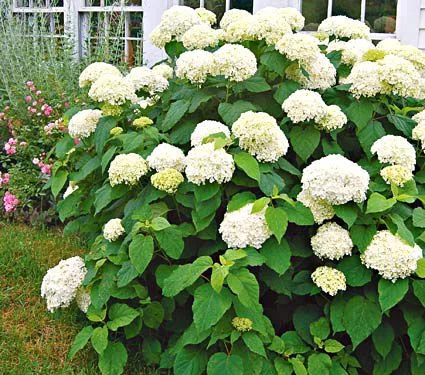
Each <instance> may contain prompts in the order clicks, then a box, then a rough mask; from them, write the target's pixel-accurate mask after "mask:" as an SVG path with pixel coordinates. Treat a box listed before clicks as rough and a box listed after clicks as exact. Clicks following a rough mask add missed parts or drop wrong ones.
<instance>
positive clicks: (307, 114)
mask: <svg viewBox="0 0 425 375" xmlns="http://www.w3.org/2000/svg"><path fill="white" fill-rule="evenodd" d="M282 109H283V110H284V111H285V112H286V113H287V115H288V117H289V118H290V119H291V121H292V122H293V123H295V124H296V123H299V122H304V121H313V122H314V123H315V126H316V127H317V128H318V129H320V130H324V131H327V132H331V131H332V130H335V129H339V128H342V127H343V126H344V125H345V124H346V123H347V116H345V114H344V113H343V112H342V111H341V108H339V107H338V106H337V105H330V106H328V105H326V103H325V102H324V101H323V99H322V97H321V96H320V94H319V93H317V92H314V91H310V90H297V91H295V92H294V93H293V94H291V95H289V97H288V98H287V99H286V100H285V101H284V102H283V104H282Z"/></svg>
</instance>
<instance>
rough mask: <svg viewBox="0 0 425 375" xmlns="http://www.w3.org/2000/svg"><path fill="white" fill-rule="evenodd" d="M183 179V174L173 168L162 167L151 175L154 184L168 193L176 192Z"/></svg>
mask: <svg viewBox="0 0 425 375" xmlns="http://www.w3.org/2000/svg"><path fill="white" fill-rule="evenodd" d="M183 181H184V177H183V175H182V174H181V173H180V172H179V171H177V170H175V169H173V168H167V169H162V170H161V171H159V172H157V173H155V174H153V175H152V176H151V184H152V186H153V187H154V188H156V189H158V190H162V191H165V192H167V193H168V194H174V193H175V192H176V191H177V189H178V188H179V186H180V184H181V183H183Z"/></svg>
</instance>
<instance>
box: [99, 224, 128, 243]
mask: <svg viewBox="0 0 425 375" xmlns="http://www.w3.org/2000/svg"><path fill="white" fill-rule="evenodd" d="M124 233H125V229H124V227H123V226H122V224H121V219H111V220H109V221H108V222H107V223H106V224H105V226H104V227H103V237H105V239H106V240H108V241H109V242H112V241H116V240H117V239H118V238H120V237H121V236H122V235H123V234H124Z"/></svg>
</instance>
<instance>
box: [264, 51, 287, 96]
mask: <svg viewBox="0 0 425 375" xmlns="http://www.w3.org/2000/svg"><path fill="white" fill-rule="evenodd" d="M260 62H261V64H263V65H265V66H266V67H267V68H268V69H269V70H271V71H272V72H275V73H277V74H279V75H280V76H282V77H284V76H285V70H286V69H287V68H288V66H289V65H291V64H292V63H293V62H292V61H290V60H288V59H287V58H286V57H285V56H283V55H282V54H280V53H279V52H278V51H276V50H274V51H267V52H264V53H263V54H262V55H261V57H260ZM287 82H288V81H286V80H285V82H284V84H282V86H285V85H286V83H287ZM289 82H291V81H289ZM282 86H281V87H282ZM280 104H282V103H280Z"/></svg>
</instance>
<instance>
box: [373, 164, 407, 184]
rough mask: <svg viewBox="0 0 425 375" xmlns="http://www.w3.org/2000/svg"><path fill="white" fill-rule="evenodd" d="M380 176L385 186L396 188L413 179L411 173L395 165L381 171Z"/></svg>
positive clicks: (401, 166)
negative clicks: (391, 185) (394, 186)
mask: <svg viewBox="0 0 425 375" xmlns="http://www.w3.org/2000/svg"><path fill="white" fill-rule="evenodd" d="M380 175H381V177H382V178H383V179H384V181H385V182H386V183H387V184H394V185H397V186H404V184H405V183H406V182H407V181H410V180H411V179H412V178H413V173H412V171H411V170H410V169H408V168H406V167H404V166H403V165H397V164H396V165H389V166H388V167H385V168H383V169H381V172H380Z"/></svg>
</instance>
